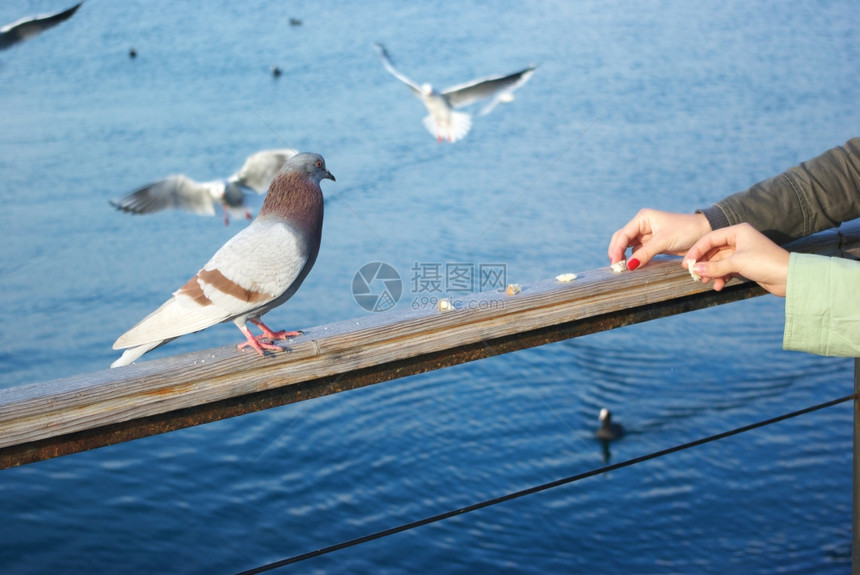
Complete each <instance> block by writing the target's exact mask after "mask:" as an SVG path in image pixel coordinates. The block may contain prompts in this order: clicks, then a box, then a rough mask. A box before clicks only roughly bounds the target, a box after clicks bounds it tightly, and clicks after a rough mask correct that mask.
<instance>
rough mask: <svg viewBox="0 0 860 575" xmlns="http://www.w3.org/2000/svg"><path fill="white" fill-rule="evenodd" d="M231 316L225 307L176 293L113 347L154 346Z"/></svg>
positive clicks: (121, 337) (120, 337)
mask: <svg viewBox="0 0 860 575" xmlns="http://www.w3.org/2000/svg"><path fill="white" fill-rule="evenodd" d="M228 317H230V316H229V315H228V314H226V313H225V312H224V311H223V310H219V309H218V307H217V306H214V305H209V306H202V305H199V304H197V303H195V302H193V301H191V300H190V299H189V298H187V297H185V298H183V297H181V296H174V297H172V298H170V299H169V300H167V301H166V302H165V303H164V304H163V305H162V306H161V307H160V308H158V309H157V310H155V311H154V312H152V313H151V314H149V315H148V316H146V317H145V318H143V319H142V320H141V321H140V323H138V324H137V325H136V326H134V327H133V328H131V329H130V330H128V331H127V332H125V333H124V334H122V335H121V336H119V339H117V340H116V342H115V343H114V344H113V348H114V349H124V348H127V347H134V348H137V347H138V346H145V345H149V344H153V347H154V346H155V345H158V344H160V343H161V342H163V341H164V340H167V339H173V338H176V337H179V336H181V335H185V334H189V333H194V332H195V331H200V330H201V329H206V328H207V327H211V326H213V325H215V324H217V323H221V322H222V321H224V320H225V319H227V318H228ZM149 349H152V347H149V348H148V349H145V350H144V351H142V352H141V353H146V352H147V351H149ZM138 357H139V356H138ZM132 361H133V360H132Z"/></svg>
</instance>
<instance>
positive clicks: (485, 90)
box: [376, 44, 536, 142]
mask: <svg viewBox="0 0 860 575" xmlns="http://www.w3.org/2000/svg"><path fill="white" fill-rule="evenodd" d="M376 50H377V52H379V57H380V58H382V64H383V65H384V66H385V69H386V70H388V71H389V72H390V73H391V74H392V75H393V76H394V77H395V78H397V79H398V80H400V81H401V82H403V83H404V84H406V85H407V86H409V89H410V90H412V93H413V94H415V95H416V96H417V97H419V98H421V101H422V102H424V105H425V106H426V107H427V111H428V112H430V114H429V115H428V116H427V117H425V118H424V120H423V121H424V126H425V127H426V128H427V130H428V131H429V132H430V133H431V134H433V135H434V136H436V139H437V140H438V141H440V142H441V141H443V140H447V141H449V142H456V141H457V140H460V139H462V138H463V137H464V136H465V135H466V134H468V133H469V130H470V129H471V128H472V117H471V116H470V115H469V114H467V113H465V112H455V111H454V108H462V107H464V106H468V105H469V104H473V103H475V102H478V101H480V100H486V99H490V102H489V103H488V104H487V105H486V106H484V108H483V109H481V111H480V112H479V114H487V113H489V112H490V111H491V110H492V109H493V108H495V107H496V104H498V103H499V102H511V101H513V99H514V90H516V89H517V88H519V87H520V86H522V85H523V84H525V83H526V82H527V81H528V79H529V78H531V76H532V74H534V71H535V68H536V66H529V67H528V68H526V69H525V70H522V71H520V72H516V73H514V74H509V75H507V76H497V77H492V78H482V79H480V80H474V81H472V82H468V83H466V84H460V85H458V86H454V87H452V88H448V89H446V90H442V91H441V92H437V91H436V90H435V89H434V88H433V87H432V86H431V85H430V84H420V85H419V84H416V83H415V82H413V81H412V80H410V79H409V78H407V77H406V76H404V75H403V74H401V73H400V72H399V71H398V70H397V69H396V68H395V67H394V65H393V64H392V63H391V58H390V57H389V55H388V50H386V49H385V46H383V45H382V44H376Z"/></svg>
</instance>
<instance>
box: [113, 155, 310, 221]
mask: <svg viewBox="0 0 860 575" xmlns="http://www.w3.org/2000/svg"><path fill="white" fill-rule="evenodd" d="M296 153H297V152H296V151H295V150H293V149H290V148H283V149H278V150H263V151H261V152H257V153H256V154H252V155H250V156H248V158H247V159H246V160H245V164H244V165H243V166H242V168H241V169H240V170H239V171H238V172H236V173H235V174H233V175H232V176H230V177H229V178H227V179H225V180H215V181H212V182H195V181H194V180H192V179H191V178H189V177H188V176H185V175H183V174H177V175H173V176H168V177H166V178H164V179H163V180H158V181H157V182H152V183H149V184H147V185H145V186H143V187H142V188H138V189H137V190H135V191H134V192H132V193H131V194H129V195H127V196H125V197H124V198H120V199H117V200H110V204H111V205H112V206H113V207H115V208H116V209H118V210H122V211H124V212H129V213H132V214H151V213H154V212H160V211H162V210H167V209H179V210H185V211H187V212H192V213H196V214H201V215H206V216H214V215H215V205H216V204H220V205H221V207H222V208H223V210H224V225H227V224H228V223H230V219H229V215H228V214H229V212H230V211H233V210H244V212H245V217H246V218H248V219H249V220H250V219H251V212H249V211H248V208H246V207H245V190H254V191H255V192H257V193H258V194H262V193H265V192H266V190H267V189H268V188H269V183H270V182H271V181H272V179H273V178H274V177H275V176H276V175H277V173H278V171H279V170H280V169H281V167H282V166H283V165H284V163H285V162H286V161H287V160H289V159H290V158H292V157H293V156H295V155H296Z"/></svg>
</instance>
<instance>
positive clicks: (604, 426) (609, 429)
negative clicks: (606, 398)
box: [594, 407, 624, 441]
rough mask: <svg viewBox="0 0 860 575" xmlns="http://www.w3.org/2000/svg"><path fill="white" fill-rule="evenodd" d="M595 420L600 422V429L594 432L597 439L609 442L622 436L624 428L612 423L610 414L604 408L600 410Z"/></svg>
mask: <svg viewBox="0 0 860 575" xmlns="http://www.w3.org/2000/svg"><path fill="white" fill-rule="evenodd" d="M597 419H598V421H600V427H599V428H597V431H595V432H594V435H595V436H596V437H597V439H602V440H605V441H611V440H613V439H618V438H619V437H621V436H623V435H624V428H623V427H622V426H621V425H620V424H618V423H615V422H613V421H612V413H610V412H609V410H608V409H606V408H605V407H604V408H603V409H601V410H600V416H599V417H598V418H597Z"/></svg>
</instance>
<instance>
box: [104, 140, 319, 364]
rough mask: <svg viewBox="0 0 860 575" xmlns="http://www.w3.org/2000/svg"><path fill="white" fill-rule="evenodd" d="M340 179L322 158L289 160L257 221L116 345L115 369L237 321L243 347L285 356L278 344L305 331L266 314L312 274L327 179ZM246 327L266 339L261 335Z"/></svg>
mask: <svg viewBox="0 0 860 575" xmlns="http://www.w3.org/2000/svg"><path fill="white" fill-rule="evenodd" d="M326 179H328V180H332V181H334V176H333V175H332V174H331V172H329V171H328V169H327V168H326V165H325V160H324V159H323V157H322V156H320V155H319V154H307V153H304V154H298V155H295V156H293V157H292V158H290V159H289V160H288V161H287V163H286V164H284V167H283V169H282V170H281V171H280V172H279V173H278V174H277V176H276V177H275V179H274V180H272V183H271V185H270V186H269V192H268V194H266V199H265V200H264V201H263V207H262V208H261V209H260V213H259V215H258V216H257V218H256V219H255V220H254V221H253V222H251V225H249V226H248V227H247V228H245V229H243V230H242V231H241V232H239V233H238V234H236V235H235V236H233V237H232V238H231V239H229V240H228V241H227V243H225V244H224V245H223V246H221V248H220V249H219V250H218V251H217V252H215V255H213V256H212V258H211V259H210V260H209V262H208V263H207V264H206V265H205V266H203V268H202V269H201V270H200V271H198V272H197V274H195V275H194V277H192V278H191V279H190V280H188V282H187V283H186V284H185V285H183V286H182V287H181V288H179V289H178V290H177V291H175V292H174V293H173V296H172V297H171V298H170V299H169V300H167V301H166V302H165V303H164V304H163V305H162V306H161V307H159V308H158V309H157V310H155V311H154V312H152V313H151V314H149V315H148V316H146V317H145V318H144V319H143V320H141V321H140V322H139V323H138V324H137V325H135V326H134V327H133V328H131V329H130V330H129V331H127V332H125V333H124V334H122V335H121V336H120V337H119V339H117V340H116V342H115V343H114V344H113V348H114V349H125V352H124V353H123V354H122V356H121V357H120V358H119V359H117V360H116V361H115V362H113V363H112V364H111V367H119V366H123V365H128V364H130V363H132V362H133V361H135V360H136V359H138V358H139V357H140V356H142V355H143V354H145V353H146V352H148V351H150V350H153V349H155V348H157V347H159V346H161V345H164V344H166V343H168V342H170V341H172V340H174V339H176V338H177V337H180V336H182V335H186V334H189V333H193V332H196V331H200V330H202V329H206V328H207V327H211V326H213V325H215V324H218V323H224V322H228V321H232V322H233V323H234V324H236V327H238V328H239V330H240V331H241V332H242V333H243V334H244V335H245V339H246V341H245V342H244V343H242V344H240V345H239V347H240V348H242V347H247V346H251V347H252V348H254V349H255V350H256V351H257V353H258V354H260V355H261V356H262V355H264V350H270V351H283V350H284V348H283V347H281V346H279V345H277V344H275V343H273V342H274V341H276V340H286V339H288V338H291V337H295V336H297V335H299V334H300V332H297V331H278V332H273V331H272V330H271V329H270V328H269V327H268V326H266V325H265V324H264V323H263V322H262V321H261V319H260V318H261V317H262V316H263V314H265V313H266V312H269V311H271V310H272V309H274V308H276V307H278V306H279V305H281V304H283V303H284V302H285V301H287V300H288V299H290V298H291V297H292V296H293V294H294V293H296V290H298V289H299V286H301V284H302V281H304V279H305V277H306V276H307V275H308V272H310V270H311V268H312V267H313V265H314V262H315V261H316V258H317V254H318V253H319V248H320V241H321V239H322V223H323V210H324V207H323V195H322V190H321V189H320V182H321V181H322V180H326ZM247 322H251V323H252V324H254V325H256V326H257V327H259V328H260V329H261V330H262V332H263V334H262V335H260V336H256V337H255V336H254V335H253V334H252V333H251V332H250V330H249V329H248V326H247Z"/></svg>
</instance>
